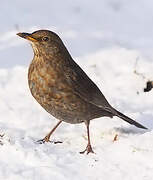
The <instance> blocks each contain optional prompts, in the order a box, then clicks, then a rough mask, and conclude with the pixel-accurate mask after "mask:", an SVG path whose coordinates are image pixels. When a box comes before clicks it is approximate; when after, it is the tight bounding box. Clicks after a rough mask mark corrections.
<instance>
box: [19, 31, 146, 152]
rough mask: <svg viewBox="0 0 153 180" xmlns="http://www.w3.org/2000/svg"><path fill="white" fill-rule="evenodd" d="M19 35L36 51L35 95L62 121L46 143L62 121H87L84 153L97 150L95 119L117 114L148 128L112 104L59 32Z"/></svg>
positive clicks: (31, 72)
mask: <svg viewBox="0 0 153 180" xmlns="http://www.w3.org/2000/svg"><path fill="white" fill-rule="evenodd" d="M17 35H18V36H20V37H22V38H24V39H26V40H28V41H29V42H30V44H31V45H32V49H33V52H34V57H33V59H32V61H31V64H30V66H29V69H28V84H29V88H30V91H31V94H32V96H33V97H34V98H35V99H36V101H37V102H38V103H39V104H40V105H41V106H42V107H43V108H44V109H45V110H46V111H47V112H48V113H49V114H51V115H52V116H54V117H55V118H56V119H58V120H59V121H58V123H57V124H56V126H55V127H54V128H53V129H52V130H51V131H50V132H49V133H48V134H47V135H46V136H45V137H44V138H43V139H42V141H43V142H49V140H50V136H51V135H52V134H53V132H54V131H55V130H56V128H57V127H58V126H59V125H60V124H61V123H62V122H66V123H70V124H78V123H85V125H86V129H87V137H88V139H87V140H88V142H87V146H86V148H85V150H84V151H81V152H80V153H82V154H83V153H85V152H86V153H87V154H89V153H94V151H93V147H92V145H91V140H90V129H89V125H90V121H91V120H93V119H95V118H100V117H110V118H113V117H114V116H117V117H119V118H121V119H122V120H124V121H126V122H128V123H130V124H132V125H135V126H136V127H138V128H142V129H147V128H146V127H145V126H143V125H141V124H140V123H138V122H136V121H135V120H133V119H131V118H129V117H128V116H126V115H124V114H122V113H121V112H119V111H118V110H116V109H115V108H113V107H112V106H111V105H110V103H109V102H108V101H107V99H106V98H105V96H104V95H103V93H102V92H101V91H100V89H99V88H98V87H97V85H96V84H95V83H94V82H93V81H92V80H91V79H90V78H89V77H88V75H87V74H86V73H85V72H84V71H83V70H82V68H81V67H80V66H79V65H78V64H77V63H76V62H75V61H74V60H73V58H72V56H71V55H70V53H69V51H68V49H67V48H66V46H65V45H64V43H63V41H62V40H61V38H60V37H59V36H58V35H57V34H56V33H55V32H53V31H50V30H37V31H35V32H33V33H26V32H22V33H21V32H20V33H17Z"/></svg>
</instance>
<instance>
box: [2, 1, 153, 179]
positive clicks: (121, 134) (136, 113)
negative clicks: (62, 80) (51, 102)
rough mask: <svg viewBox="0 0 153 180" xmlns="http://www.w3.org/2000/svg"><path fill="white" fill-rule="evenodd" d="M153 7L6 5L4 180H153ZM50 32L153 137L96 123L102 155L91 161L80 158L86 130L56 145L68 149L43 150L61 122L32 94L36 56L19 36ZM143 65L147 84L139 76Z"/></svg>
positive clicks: (61, 136) (66, 127)
mask: <svg viewBox="0 0 153 180" xmlns="http://www.w3.org/2000/svg"><path fill="white" fill-rule="evenodd" d="M44 2H45V3H44ZM152 7H153V2H152V1H151V0H148V1H144V0H139V1H138V0H135V1H131V2H129V1H127V0H124V1H121V0H116V1H114V0H103V1H100V0H97V1H96V3H95V1H90V2H89V1H87V0H84V1H81V0H77V1H73V2H72V1H70V0H65V1H63V2H61V1H59V0H57V1H49V0H46V1H40V0H38V1H37V3H36V1H30V0H29V1H28V0H26V1H22V2H21V1H19V0H14V1H8V0H5V1H3V2H1V6H0V10H1V14H0V18H1V19H2V21H1V22H3V23H1V28H0V32H1V34H0V59H1V61H0V62H1V63H0V114H1V118H0V179H2V180H3V179H5V180H21V179H22V180H50V179H54V180H70V179H74V180H101V179H109V180H116V179H118V180H123V179H124V180H135V179H139V180H150V179H152V177H153V163H152V160H153V111H152V107H153V101H152V99H153V93H152V91H150V92H148V93H144V92H143V88H144V87H145V84H146V81H147V80H148V79H150V80H153V74H152V68H153V54H152V47H153V41H152V39H153V35H152V29H153V24H152V16H153V11H152ZM42 28H43V29H44V28H45V29H50V30H53V31H56V32H57V33H58V34H59V35H60V36H61V38H62V39H63V40H64V43H65V44H66V46H67V47H68V49H69V50H70V52H71V54H72V56H73V57H74V59H75V61H76V62H77V63H78V64H79V65H80V66H81V67H82V68H83V69H84V71H85V72H86V73H87V74H88V75H89V76H90V77H91V79H92V80H93V81H94V82H95V83H96V84H97V85H98V87H99V88H100V89H101V90H102V92H103V94H104V95H105V96H106V98H107V99H108V101H109V102H110V104H112V105H113V107H115V108H116V109H118V110H120V111H121V112H123V113H125V114H126V115H128V116H130V117H132V118H133V119H136V120H137V121H138V122H140V123H141V124H143V125H145V126H146V127H148V128H149V129H148V130H141V129H138V128H136V127H134V126H131V125H129V124H127V123H126V122H124V121H122V120H121V119H119V118H117V117H114V118H113V119H110V118H99V119H95V120H93V121H91V124H90V130H91V141H92V145H93V150H94V151H95V154H89V155H86V154H84V155H82V154H80V153H79V152H80V151H82V150H84V149H85V147H86V144H87V135H86V128H85V125H84V124H78V125H71V124H67V123H62V124H61V125H60V127H59V128H58V129H57V130H56V132H55V133H54V134H53V136H52V140H56V141H62V142H63V143H60V144H53V143H45V144H38V143H36V141H37V140H39V139H41V138H43V137H44V136H45V135H46V134H47V133H48V132H49V131H50V129H51V128H52V127H53V126H54V125H55V124H56V122H57V120H56V119H55V118H53V117H52V116H50V115H49V114H48V113H47V112H45V110H43V109H42V108H41V107H40V105H39V104H38V103H37V102H36V101H35V100H34V99H33V97H32V96H31V94H30V91H29V89H28V83H27V70H28V69H27V68H28V65H29V63H30V60H31V59H32V56H33V53H32V49H31V47H30V45H29V44H28V43H27V42H26V41H24V40H23V39H20V38H19V37H17V36H16V33H17V32H19V31H25V32H32V31H34V30H36V29H42ZM136 62H137V66H136V70H137V71H138V72H140V73H143V74H144V75H145V77H146V78H142V77H141V76H138V75H136V74H135V73H134V70H135V65H136ZM116 134H118V138H117V141H115V142H113V138H114V136H115V135H116Z"/></svg>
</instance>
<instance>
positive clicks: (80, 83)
mask: <svg viewBox="0 0 153 180" xmlns="http://www.w3.org/2000/svg"><path fill="white" fill-rule="evenodd" d="M64 74H65V79H66V81H67V83H68V84H69V86H70V87H71V88H72V89H73V91H74V93H75V94H77V95H79V96H80V97H81V98H82V99H84V100H85V101H87V102H89V103H91V104H94V105H96V106H98V107H100V108H102V109H103V110H106V111H108V112H111V113H114V109H113V108H112V107H111V105H110V104H109V103H108V101H107V100H106V98H105V96H104V95H103V94H102V92H101V91H100V90H99V88H98V87H97V86H96V84H95V83H94V82H93V81H92V80H91V79H90V78H89V77H88V76H87V74H86V73H85V72H84V71H83V70H82V69H81V68H80V67H79V66H78V65H77V64H76V63H75V62H74V61H73V60H72V59H71V61H70V62H69V64H68V66H67V67H66V69H65V70H64Z"/></svg>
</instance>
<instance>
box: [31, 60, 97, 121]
mask: <svg viewBox="0 0 153 180" xmlns="http://www.w3.org/2000/svg"><path fill="white" fill-rule="evenodd" d="M62 73H63V72H62ZM62 77H63V75H62V74H60V72H59V73H57V71H54V70H53V69H52V68H51V67H50V66H48V65H47V64H46V65H45V66H43V65H42V64H33V63H32V64H31V65H30V67H29V73H28V82H29V88H30V90H31V93H32V95H33V97H34V98H35V99H36V100H37V101H38V103H39V104H40V105H41V106H42V107H43V108H44V109H45V110H46V111H47V112H49V113H50V114H52V115H53V116H54V117H56V118H57V119H60V120H63V121H65V122H68V123H81V122H83V121H84V120H88V119H93V118H95V117H97V112H96V111H97V110H94V107H92V105H91V104H88V103H86V102H85V101H84V100H82V99H81V98H80V97H79V96H77V95H76V94H74V93H73V92H72V90H71V88H70V87H69V86H68V85H67V84H66V82H65V81H64V79H63V78H62ZM89 109H92V110H91V111H89ZM92 111H94V112H92Z"/></svg>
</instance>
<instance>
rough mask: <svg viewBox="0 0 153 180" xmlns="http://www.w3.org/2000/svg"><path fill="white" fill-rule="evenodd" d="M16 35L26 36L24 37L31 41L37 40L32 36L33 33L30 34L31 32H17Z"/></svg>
mask: <svg viewBox="0 0 153 180" xmlns="http://www.w3.org/2000/svg"><path fill="white" fill-rule="evenodd" d="M16 35H18V36H20V37H22V38H24V39H27V40H29V41H32V42H36V41H37V40H36V39H35V38H34V37H33V36H32V34H29V33H24V32H23V33H17V34H16Z"/></svg>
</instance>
